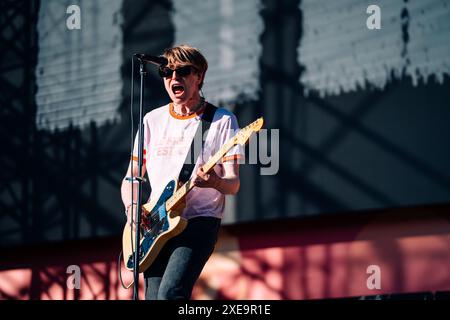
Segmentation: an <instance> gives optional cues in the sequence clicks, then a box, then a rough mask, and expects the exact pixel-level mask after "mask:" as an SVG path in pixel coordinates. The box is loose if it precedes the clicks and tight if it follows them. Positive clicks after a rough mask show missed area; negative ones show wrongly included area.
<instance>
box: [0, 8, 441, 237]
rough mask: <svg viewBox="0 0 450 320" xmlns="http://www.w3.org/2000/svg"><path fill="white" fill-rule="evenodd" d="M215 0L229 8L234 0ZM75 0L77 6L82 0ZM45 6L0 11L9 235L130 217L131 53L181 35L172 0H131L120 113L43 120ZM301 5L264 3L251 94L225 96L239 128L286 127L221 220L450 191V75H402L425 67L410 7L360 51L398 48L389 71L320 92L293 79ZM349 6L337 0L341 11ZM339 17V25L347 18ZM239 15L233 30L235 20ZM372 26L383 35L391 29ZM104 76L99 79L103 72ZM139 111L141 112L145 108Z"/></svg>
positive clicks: (152, 98) (337, 42)
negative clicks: (267, 171) (125, 195)
mask: <svg viewBox="0 0 450 320" xmlns="http://www.w3.org/2000/svg"><path fill="white" fill-rule="evenodd" d="M236 1H237V0H236ZM72 2H74V1H72ZM72 2H71V3H70V4H72ZM75 2H76V1H75ZM75 2H74V3H75ZM220 2H223V3H226V5H227V6H228V7H226V6H225V7H226V8H228V9H227V10H231V9H229V8H230V7H229V6H230V3H233V1H220ZM308 2H309V1H308ZM344 2H346V3H348V2H349V1H344ZM373 2H374V3H377V1H373ZM399 2H401V3H402V1H399ZM424 2H426V1H424ZM403 3H404V4H405V5H406V4H407V3H408V2H407V1H405V2H403ZM429 3H430V4H432V3H434V1H429ZM443 3H444V4H445V3H448V2H446V1H443ZM70 4H67V5H70ZM79 4H80V6H81V7H83V1H80V2H79ZM40 5H41V3H40V2H39V1H11V2H5V3H2V5H1V6H2V8H1V9H0V18H1V20H0V22H1V25H2V28H1V29H0V34H1V39H2V41H1V42H0V43H1V50H0V58H1V66H0V81H1V89H0V92H1V99H2V100H1V104H2V108H1V111H0V112H1V114H0V115H1V118H0V121H1V124H0V129H1V130H2V134H1V142H2V146H3V152H2V155H1V167H2V170H1V185H0V205H1V216H0V219H1V223H0V243H1V245H12V244H24V243H31V242H46V241H59V240H67V239H79V238H87V237H99V236H106V235H116V234H119V233H120V232H121V230H122V226H123V224H124V222H125V219H124V215H123V206H122V204H121V200H120V190H119V188H120V182H121V179H122V178H123V175H124V173H125V170H126V167H127V162H128V159H129V145H130V136H131V132H130V127H131V124H130V119H129V98H130V71H131V64H130V57H131V55H132V53H137V52H146V53H150V54H159V53H161V52H162V50H163V49H164V48H166V47H170V46H171V45H173V44H174V42H175V41H176V40H177V41H180V39H177V35H176V30H175V29H176V28H175V25H174V23H173V21H172V11H173V9H174V3H173V2H172V1H170V0H166V1H144V0H139V1H135V0H133V1H132V0H124V1H123V3H122V9H121V19H122V20H121V22H120V23H121V28H122V43H121V45H122V48H121V60H122V65H121V66H120V70H119V72H120V75H121V78H122V81H123V83H122V87H121V90H120V92H121V95H120V101H119V102H118V107H117V110H116V112H117V116H115V117H114V119H113V120H111V121H110V122H105V123H102V124H101V125H99V124H97V123H96V122H95V121H92V122H91V123H90V124H85V125H84V126H83V127H81V128H79V127H76V126H75V125H70V126H69V127H66V128H63V129H59V130H56V131H49V130H42V129H39V128H38V127H37V124H36V114H37V103H36V98H35V97H36V93H37V92H38V88H37V81H36V68H37V65H38V53H39V52H38V50H39V44H38V31H39V30H38V17H39V8H40ZM301 5H302V3H301V1H298V0H285V1H275V0H264V1H261V7H260V9H259V15H260V17H261V19H262V32H261V34H258V35H257V36H258V41H259V46H260V56H259V57H258V59H257V60H256V61H257V71H258V72H257V73H256V74H254V75H253V76H254V77H256V78H257V80H258V81H257V83H259V89H258V90H257V91H256V95H253V96H252V95H244V96H240V97H239V99H236V100H235V101H234V102H230V101H227V107H228V108H231V109H232V110H233V111H234V112H235V114H236V115H237V117H238V119H239V123H240V125H241V126H245V125H246V124H248V123H249V122H251V121H253V120H254V119H255V118H256V117H258V116H261V115H262V116H264V118H265V120H266V126H265V127H266V128H267V129H278V130H279V131H278V132H279V157H278V159H279V169H278V171H277V173H276V174H274V175H261V174H260V172H261V167H264V165H249V164H243V165H242V166H241V190H240V192H239V194H238V195H237V196H236V197H235V198H234V199H228V200H229V201H228V203H229V206H228V208H227V212H226V215H227V216H226V218H225V223H237V222H243V221H252V220H263V219H274V218H286V217H299V216H300V217H302V216H312V215H314V216H322V217H324V216H326V215H329V214H339V213H341V212H349V211H351V212H354V213H355V214H358V213H359V212H360V211H362V210H366V209H384V208H393V207H409V206H417V205H426V204H440V203H449V202H450V166H448V163H449V160H450V148H448V141H449V140H450V126H449V125H448V120H449V119H450V108H449V106H450V90H449V84H450V80H449V77H448V74H445V72H444V75H443V76H442V77H441V79H440V81H438V80H437V79H436V78H434V77H430V78H429V79H428V81H427V82H425V81H418V82H417V83H415V82H413V78H412V77H411V76H410V75H408V73H407V66H408V63H409V64H411V63H413V62H414V63H416V64H419V65H420V57H424V58H423V59H425V58H426V56H424V55H417V56H414V57H415V58H414V59H415V60H412V58H411V59H409V58H408V57H410V56H411V57H412V56H413V55H410V54H414V52H415V51H414V50H417V51H419V49H417V48H416V47H414V46H412V45H411V46H408V44H411V43H414V41H412V40H414V38H413V37H414V36H415V33H413V32H410V31H411V30H412V29H413V25H414V24H413V22H414V20H413V17H414V15H413V14H412V12H413V11H412V9H410V11H408V8H404V6H402V5H400V6H399V7H401V10H399V11H398V14H394V18H393V19H394V20H395V19H398V21H399V22H398V29H399V30H397V31H398V34H399V37H400V38H399V41H398V42H394V43H390V44H389V47H386V48H382V49H380V47H379V45H380V44H379V43H376V42H375V43H374V44H373V46H372V47H371V46H370V42H369V46H368V49H366V51H364V52H365V54H366V55H368V56H369V58H370V57H371V59H372V61H376V60H377V57H378V56H379V55H380V54H381V52H383V51H386V50H388V51H389V50H390V51H392V52H393V53H392V54H393V55H394V54H395V52H398V53H399V54H400V59H399V60H400V61H401V62H399V63H400V65H398V64H395V65H393V66H392V73H393V74H392V75H391V74H389V76H387V77H386V79H388V81H386V83H384V84H383V85H381V86H379V85H373V84H370V83H366V84H365V85H364V86H361V85H359V86H357V87H356V88H354V89H351V90H344V88H343V87H341V88H340V89H339V90H338V92H335V93H332V94H331V93H330V92H327V91H326V90H324V91H320V90H315V89H314V87H311V83H312V82H306V81H303V82H301V81H299V79H305V77H306V76H310V75H311V74H309V73H308V70H310V69H308V65H306V60H305V65H303V64H302V63H301V62H302V60H301V59H299V56H298V54H299V53H301V52H302V50H301V49H300V50H299V48H302V43H303V42H302V41H303V40H305V41H306V40H307V39H308V38H307V35H309V32H310V31H308V30H309V29H308V27H307V26H306V25H305V22H306V21H308V20H307V19H306V17H305V14H306V13H305V12H306V9H305V10H301V9H300V7H301ZM366 7H367V6H366ZM366 7H364V6H363V7H362V9H361V10H362V11H361V15H360V16H358V17H355V18H354V19H361V25H362V27H363V28H365V20H366V18H367V16H368V15H367V14H366V13H365V8H366ZM98 10H101V8H99V9H98ZM225 11H226V10H225ZM226 12H228V13H229V12H230V11H226ZM345 14H346V11H345V10H340V9H339V8H336V10H335V15H336V16H337V17H338V18H339V15H345ZM66 17H67V14H66V13H65V12H62V13H61V17H59V18H56V19H54V23H55V24H58V23H65V22H64V20H65V19H66ZM61 19H62V20H61ZM316 19H321V18H320V16H318V17H317V18H316ZM337 20H339V19H337ZM61 21H62V22H61ZM324 21H326V20H324ZM330 23H332V21H330ZM336 23H337V27H338V24H339V23H340V22H339V21H338V22H336ZM235 27H236V30H237V31H239V28H238V27H239V26H238V25H237V26H235ZM193 28H195V24H194V25H193ZM82 30H83V29H82ZM236 30H235V32H237V31H236ZM436 30H437V31H435V32H434V33H432V34H431V35H429V36H427V37H431V39H433V38H432V37H435V38H436V39H438V40H439V41H442V39H444V40H445V37H444V38H443V32H444V31H445V32H446V34H447V35H448V34H450V33H449V32H448V30H443V31H442V30H441V29H439V28H438V29H436ZM319 31H320V30H319ZM83 32H87V31H83ZM373 32H379V37H383V29H381V30H379V31H373ZM186 34H187V35H189V33H186ZM211 34H213V33H212V32H209V33H208V30H204V32H203V33H197V35H198V36H201V37H205V38H206V39H208V38H207V37H208V36H211ZM349 37H352V33H349V32H344V31H342V32H341V33H337V35H334V36H333V37H332V38H330V40H329V42H330V43H331V46H332V51H333V54H334V55H333V56H332V57H331V59H332V58H333V57H334V58H336V57H344V56H346V52H347V51H346V50H348V48H347V47H346V46H345V45H344V44H346V43H347V42H348V41H347V40H348V38H349ZM194 40H195V39H194ZM202 40H203V41H205V39H202ZM208 40H209V41H207V42H208V45H211V43H214V42H217V43H218V45H219V44H220V41H225V40H226V39H225V40H224V39H221V38H219V39H215V38H214V37H211V39H208ZM435 42H437V40H436V41H435ZM428 43H434V42H433V41H429V42H428ZM447 43H450V40H449V39H447ZM305 46H306V42H305ZM200 49H201V48H200ZM341 49H342V50H341ZM422 49H423V48H422ZM422 49H420V50H422ZM317 50H319V49H317ZM408 50H409V51H408ZM390 51H389V52H390ZM233 52H234V53H233V54H234V55H235V56H236V55H239V53H240V50H239V48H234V51H233ZM319 53H321V52H319V51H318V52H317V55H318V56H320V54H319ZM417 57H418V58H417ZM207 58H209V59H211V60H213V57H207ZM319 58H320V57H319ZM417 59H419V62H418V61H417ZM308 61H313V60H308ZM423 62H424V63H425V62H426V61H423ZM353 63H354V64H353ZM403 63H404V64H403ZM356 64H357V63H356V58H354V59H353V60H352V59H347V61H346V62H344V65H345V66H346V67H348V68H351V67H354V65H356ZM312 66H313V65H309V68H311V67H312ZM324 68H325V66H324ZM445 68H447V69H446V71H447V72H448V65H447V66H446V67H445V65H444V66H442V70H445ZM394 69H395V70H394ZM324 70H325V69H324ZM388 71H389V70H388ZM394 71H395V72H397V73H399V74H394V73H395V72H394ZM338 72H341V71H340V70H339V69H338ZM365 72H370V68H369V69H368V71H365ZM388 73H389V72H388ZM362 74H364V72H362ZM215 76H217V75H214V74H211V75H210V77H211V78H214V77H215ZM345 77H348V75H347V74H346V73H345V72H342V75H341V80H342V79H344V78H345ZM337 79H338V80H339V77H338V78H337ZM338 80H336V81H338ZM97 81H98V83H102V78H100V79H97ZM207 81H208V78H207ZM342 81H343V82H345V81H344V80H342ZM305 83H306V85H305ZM413 83H414V84H413ZM136 84H137V82H136ZM344 87H345V86H344ZM146 88H147V92H146V96H145V106H146V111H150V110H151V109H153V108H154V107H157V106H160V105H163V104H165V103H166V102H167V101H168V97H167V95H166V93H165V91H164V87H163V85H162V83H161V80H160V79H159V78H158V77H157V75H156V73H155V72H154V70H150V72H149V76H148V78H147V81H146ZM137 91H138V90H136V95H135V98H136V100H135V101H136V102H137V101H138V100H137V98H138V96H137V93H138V92H137ZM324 93H325V94H324ZM207 98H208V97H207ZM212 99H213V98H212ZM134 115H135V119H137V108H136V109H135V114H134ZM272 133H273V132H272ZM269 136H271V134H270V132H269ZM272 141H274V140H272ZM269 149H270V148H269ZM272 157H275V155H272ZM149 191H150V190H148V189H146V191H145V194H146V195H148V193H149Z"/></svg>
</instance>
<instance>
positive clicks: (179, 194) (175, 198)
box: [166, 139, 236, 211]
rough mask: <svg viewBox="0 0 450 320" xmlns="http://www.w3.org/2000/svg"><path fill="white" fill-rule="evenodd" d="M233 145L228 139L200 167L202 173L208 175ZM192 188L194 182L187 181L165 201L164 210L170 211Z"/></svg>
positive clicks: (232, 141) (231, 140)
mask: <svg viewBox="0 0 450 320" xmlns="http://www.w3.org/2000/svg"><path fill="white" fill-rule="evenodd" d="M235 144H236V142H235V141H234V139H230V140H228V141H227V142H226V143H225V144H224V145H222V147H221V148H220V150H219V151H217V152H216V154H215V155H214V156H212V157H211V158H210V159H209V160H208V162H206V163H205V164H204V165H203V166H202V169H203V172H205V173H208V172H209V171H211V170H212V168H214V166H215V165H216V164H217V163H218V162H219V161H220V159H222V158H223V157H224V156H225V154H226V153H227V152H228V151H229V150H230V149H231V148H233V147H234V145H235ZM193 187H194V182H193V181H192V179H189V180H188V181H187V182H186V183H185V184H184V185H182V186H181V187H180V188H179V189H178V190H177V191H175V193H174V194H173V195H172V197H170V198H169V199H167V201H166V210H167V211H170V210H171V209H173V208H174V207H176V206H177V205H178V204H179V203H180V201H182V200H183V199H184V197H185V196H186V195H187V194H188V192H189V191H191V189H192V188H193Z"/></svg>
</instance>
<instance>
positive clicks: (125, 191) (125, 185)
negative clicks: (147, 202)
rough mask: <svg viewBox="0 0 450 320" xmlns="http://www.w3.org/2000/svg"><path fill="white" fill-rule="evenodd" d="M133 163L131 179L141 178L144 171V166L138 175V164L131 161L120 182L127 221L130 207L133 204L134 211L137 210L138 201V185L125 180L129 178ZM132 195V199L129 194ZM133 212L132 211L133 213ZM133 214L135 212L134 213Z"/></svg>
mask: <svg viewBox="0 0 450 320" xmlns="http://www.w3.org/2000/svg"><path fill="white" fill-rule="evenodd" d="M132 163H133V177H138V176H140V177H142V176H144V174H145V172H146V169H145V165H143V166H142V170H141V174H140V175H139V172H138V162H137V161H136V160H135V159H132V160H131V161H130V163H129V165H128V169H127V173H126V175H125V177H124V178H123V180H122V185H121V187H120V193H121V196H122V202H123V205H124V207H125V212H127V213H128V214H127V221H128V222H130V221H131V219H130V218H131V217H130V214H129V213H131V210H130V209H131V206H132V205H133V204H134V208H133V209H134V210H136V209H137V205H136V203H137V199H138V183H137V181H135V182H134V183H132V182H131V181H128V180H126V178H127V177H131V164H132ZM131 186H133V191H132V190H131ZM132 193H133V198H132V197H131V194H132ZM134 210H133V211H134ZM134 212H135V211H134Z"/></svg>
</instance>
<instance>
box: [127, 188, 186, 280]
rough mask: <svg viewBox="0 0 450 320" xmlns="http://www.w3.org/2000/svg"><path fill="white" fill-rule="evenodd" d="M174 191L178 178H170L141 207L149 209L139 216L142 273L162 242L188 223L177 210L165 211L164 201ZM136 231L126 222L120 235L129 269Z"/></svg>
mask: <svg viewBox="0 0 450 320" xmlns="http://www.w3.org/2000/svg"><path fill="white" fill-rule="evenodd" d="M176 190H177V181H176V180H172V181H170V182H169V183H168V184H167V186H166V187H165V188H164V190H163V192H162V193H161V195H160V196H159V197H158V198H157V200H156V201H155V202H150V203H148V204H146V205H145V206H144V208H146V209H147V208H150V209H149V210H146V211H147V212H146V213H145V214H143V215H141V220H142V221H141V227H140V234H141V241H140V249H139V272H144V271H145V270H146V269H147V268H148V267H150V265H151V264H152V263H153V261H154V260H155V258H156V257H157V256H158V254H159V252H160V251H161V249H162V248H163V246H164V244H165V243H166V242H167V241H168V240H170V239H171V238H173V237H175V236H176V235H178V234H180V233H181V232H182V231H183V230H184V229H185V228H186V226H187V220H186V219H185V218H182V217H180V216H179V212H177V211H174V210H171V211H166V201H167V200H168V199H169V198H170V197H172V195H173V194H174V192H175V191H176ZM134 241H135V234H134V231H133V230H132V228H131V226H130V225H129V224H128V223H127V224H126V225H125V228H124V230H123V234H122V248H123V259H124V263H125V267H126V268H127V269H128V270H133V268H134V250H133V248H134Z"/></svg>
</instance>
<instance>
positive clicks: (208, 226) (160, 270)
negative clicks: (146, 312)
mask: <svg viewBox="0 0 450 320" xmlns="http://www.w3.org/2000/svg"><path fill="white" fill-rule="evenodd" d="M219 226H220V219H218V218H213V217H196V218H191V219H189V220H188V225H187V227H186V229H184V230H183V232H182V233H181V234H179V235H178V236H176V237H174V238H172V239H170V240H169V241H168V242H167V243H166V244H165V246H164V247H163V248H162V249H161V252H160V253H159V255H158V257H157V258H156V260H155V261H154V262H153V264H152V265H151V266H150V267H149V268H148V269H147V270H146V271H145V272H144V280H145V299H147V300H156V299H158V300H174V299H190V297H191V293H192V289H193V287H194V284H195V282H196V281H197V279H198V277H199V276H200V273H201V272H202V269H203V267H204V266H205V264H206V262H207V261H208V259H209V257H210V256H211V254H212V252H213V251H214V246H215V244H216V242H217V235H218V231H219Z"/></svg>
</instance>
